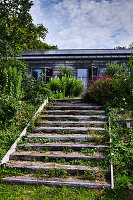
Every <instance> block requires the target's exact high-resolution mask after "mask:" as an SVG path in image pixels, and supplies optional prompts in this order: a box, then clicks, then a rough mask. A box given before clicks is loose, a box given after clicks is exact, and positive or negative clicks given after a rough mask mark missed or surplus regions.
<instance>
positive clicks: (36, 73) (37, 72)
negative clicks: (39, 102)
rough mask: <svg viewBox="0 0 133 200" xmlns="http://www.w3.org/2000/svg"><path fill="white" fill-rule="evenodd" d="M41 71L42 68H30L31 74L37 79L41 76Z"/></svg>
mask: <svg viewBox="0 0 133 200" xmlns="http://www.w3.org/2000/svg"><path fill="white" fill-rule="evenodd" d="M42 73H43V69H32V76H33V77H34V78H35V79H36V80H38V79H39V78H41V74H42Z"/></svg>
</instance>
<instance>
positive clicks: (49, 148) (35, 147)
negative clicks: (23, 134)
mask: <svg viewBox="0 0 133 200" xmlns="http://www.w3.org/2000/svg"><path fill="white" fill-rule="evenodd" d="M18 149H19V150H25V149H26V150H30V151H36V150H49V151H65V150H66V149H71V150H74V151H80V150H82V149H95V151H100V152H101V151H105V150H106V149H107V148H106V147H97V148H95V147H76V146H75V147H72V146H48V145H47V146H45V145H41V146H30V145H29V146H26V148H25V147H24V146H21V145H18Z"/></svg>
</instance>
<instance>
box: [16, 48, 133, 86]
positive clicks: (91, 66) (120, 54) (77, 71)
mask: <svg viewBox="0 0 133 200" xmlns="http://www.w3.org/2000/svg"><path fill="white" fill-rule="evenodd" d="M131 52H132V49H67V50H66V49H62V50H25V51H24V52H23V53H22V56H21V58H20V59H21V60H25V61H27V63H28V67H29V70H30V71H31V73H32V75H33V76H34V77H35V78H36V79H38V78H39V76H40V74H41V73H44V74H45V82H48V81H49V80H50V79H51V78H52V77H58V74H59V71H58V69H59V67H60V66H67V67H69V68H71V69H72V71H73V75H74V76H76V77H77V78H78V79H80V80H82V81H83V82H84V83H85V84H87V83H88V81H89V80H93V79H94V77H95V76H98V75H101V74H103V72H104V70H105V68H106V65H107V63H110V62H117V63H119V64H123V63H125V64H127V63H128V60H129V58H130V55H131Z"/></svg>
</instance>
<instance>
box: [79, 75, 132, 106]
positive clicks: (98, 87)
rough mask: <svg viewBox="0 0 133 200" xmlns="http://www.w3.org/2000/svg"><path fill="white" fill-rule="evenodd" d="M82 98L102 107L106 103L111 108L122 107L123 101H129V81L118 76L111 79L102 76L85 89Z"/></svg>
mask: <svg viewBox="0 0 133 200" xmlns="http://www.w3.org/2000/svg"><path fill="white" fill-rule="evenodd" d="M83 98H85V99H86V100H89V101H95V102H97V103H99V104H102V105H104V104H106V103H107V104H108V105H112V106H118V105H120V106H122V105H123V104H124V103H125V101H126V102H129V101H130V100H131V96H130V85H129V80H127V79H126V77H125V76H124V75H119V74H116V75H114V76H113V77H109V76H103V77H102V78H101V79H100V80H96V81H95V82H94V83H93V84H92V85H91V86H90V87H89V88H88V89H86V91H85V92H84V94H83ZM123 99H125V100H124V101H123Z"/></svg>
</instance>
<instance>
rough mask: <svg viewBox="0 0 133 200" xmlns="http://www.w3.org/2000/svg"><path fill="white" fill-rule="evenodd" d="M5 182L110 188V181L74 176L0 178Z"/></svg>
mask: <svg viewBox="0 0 133 200" xmlns="http://www.w3.org/2000/svg"><path fill="white" fill-rule="evenodd" d="M2 181H3V182H6V183H17V184H30V185H48V186H51V185H52V186H53V185H54V186H67V187H84V188H110V183H107V182H100V181H89V180H80V179H76V178H71V177H70V178H68V179H63V178H41V177H39V178H37V177H32V176H29V175H25V176H12V177H5V178H2Z"/></svg>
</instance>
